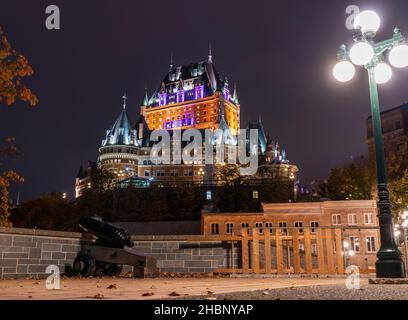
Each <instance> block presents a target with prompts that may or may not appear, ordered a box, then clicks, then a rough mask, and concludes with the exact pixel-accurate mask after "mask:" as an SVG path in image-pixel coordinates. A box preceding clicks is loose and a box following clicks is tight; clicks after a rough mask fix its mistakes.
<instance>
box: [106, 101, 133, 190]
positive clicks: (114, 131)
mask: <svg viewBox="0 0 408 320" xmlns="http://www.w3.org/2000/svg"><path fill="white" fill-rule="evenodd" d="M126 99H127V97H126V95H124V96H123V109H122V111H121V113H120V115H119V117H118V118H117V119H116V121H115V123H114V124H113V126H112V128H111V129H109V130H107V131H106V137H105V139H104V140H102V145H101V147H100V148H99V158H98V166H99V167H100V168H102V169H105V170H108V171H109V172H111V173H112V174H113V175H114V177H115V179H114V181H113V182H116V181H120V180H125V179H127V178H130V177H133V176H136V175H137V166H138V157H137V155H138V150H139V148H138V147H139V145H140V141H139V140H138V134H137V130H136V128H133V127H132V125H131V122H130V120H129V117H128V114H127V112H126Z"/></svg>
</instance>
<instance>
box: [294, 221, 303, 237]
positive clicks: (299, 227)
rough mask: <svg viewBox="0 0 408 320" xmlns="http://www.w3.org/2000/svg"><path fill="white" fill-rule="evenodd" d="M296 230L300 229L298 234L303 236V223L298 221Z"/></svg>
mask: <svg viewBox="0 0 408 320" xmlns="http://www.w3.org/2000/svg"><path fill="white" fill-rule="evenodd" d="M295 228H297V229H298V233H300V234H302V233H303V222H301V221H296V222H295Z"/></svg>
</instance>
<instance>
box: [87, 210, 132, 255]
mask: <svg viewBox="0 0 408 320" xmlns="http://www.w3.org/2000/svg"><path fill="white" fill-rule="evenodd" d="M79 226H80V227H81V228H82V229H84V230H85V231H86V232H89V233H91V234H93V235H95V236H96V237H97V238H98V240H99V241H100V242H101V243H102V244H103V245H104V246H106V247H111V248H120V249H123V247H124V246H128V247H133V241H132V239H131V236H130V234H129V233H128V232H127V231H126V230H124V229H121V228H118V227H116V226H114V225H112V224H109V223H106V222H103V221H102V219H98V218H94V217H82V218H81V219H80V220H79Z"/></svg>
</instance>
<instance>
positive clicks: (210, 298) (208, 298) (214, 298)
mask: <svg viewBox="0 0 408 320" xmlns="http://www.w3.org/2000/svg"><path fill="white" fill-rule="evenodd" d="M205 300H217V298H216V297H207V298H205Z"/></svg>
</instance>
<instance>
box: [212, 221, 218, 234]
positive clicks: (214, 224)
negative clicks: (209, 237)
mask: <svg viewBox="0 0 408 320" xmlns="http://www.w3.org/2000/svg"><path fill="white" fill-rule="evenodd" d="M219 233H220V230H219V226H218V223H213V224H212V225H211V234H219Z"/></svg>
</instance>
